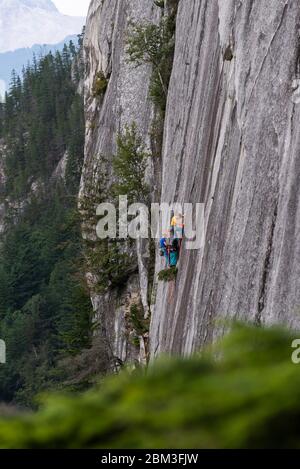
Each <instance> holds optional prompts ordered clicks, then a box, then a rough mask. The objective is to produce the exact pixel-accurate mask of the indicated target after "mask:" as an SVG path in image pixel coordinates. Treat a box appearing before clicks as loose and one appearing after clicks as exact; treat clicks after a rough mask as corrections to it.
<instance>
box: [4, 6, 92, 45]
mask: <svg viewBox="0 0 300 469" xmlns="http://www.w3.org/2000/svg"><path fill="white" fill-rule="evenodd" d="M84 22H85V19H84V18H81V17H73V16H66V15H63V14H62V13H60V12H59V11H58V9H57V8H56V6H55V4H54V3H53V2H52V0H0V29H1V36H0V53H2V52H8V51H14V50H16V49H21V48H23V47H32V46H33V45H34V44H57V43H59V42H60V41H62V40H63V39H64V38H65V37H66V36H70V35H74V34H79V33H81V31H82V27H83V25H84Z"/></svg>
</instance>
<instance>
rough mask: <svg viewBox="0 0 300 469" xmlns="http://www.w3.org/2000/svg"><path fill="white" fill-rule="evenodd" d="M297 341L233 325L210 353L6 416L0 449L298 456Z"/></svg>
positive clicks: (0, 429)
mask: <svg viewBox="0 0 300 469" xmlns="http://www.w3.org/2000/svg"><path fill="white" fill-rule="evenodd" d="M295 338H296V337H295V335H291V333H289V332H287V331H283V330H280V329H267V330H265V329H259V328H254V327H250V326H240V325H236V326H234V327H233V330H232V332H231V333H230V334H229V335H228V336H227V337H225V338H224V339H223V340H222V341H221V343H220V344H218V345H217V346H216V347H214V349H213V350H210V351H207V352H206V353H205V354H204V355H202V356H201V357H194V358H192V359H182V360H178V359H173V360H167V359H165V360H162V361H160V362H159V363H156V364H155V365H153V366H151V367H150V368H149V369H148V371H147V372H145V371H137V372H134V373H129V372H128V371H124V372H122V373H121V374H120V375H119V376H115V377H110V378H107V379H106V380H104V382H103V383H102V384H101V385H99V387H98V388H97V389H93V390H92V391H89V392H87V393H86V394H82V395H76V396H71V397H70V396H69V397H67V396H58V395H51V396H50V397H49V396H48V397H46V398H45V402H44V403H43V404H42V406H41V408H40V410H39V411H38V412H37V413H35V414H30V415H17V416H7V417H5V418H4V417H2V419H1V420H0V447H2V448H156V449H158V448H253V447H254V448H255V447H258V448H259V447H262V448H271V447H282V448H286V447H290V448H292V447H298V448H299V447H300V365H299V366H297V365H294V364H292V362H291V354H292V352H293V349H292V348H291V343H292V340H293V339H295Z"/></svg>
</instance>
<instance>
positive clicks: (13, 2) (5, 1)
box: [0, 0, 58, 12]
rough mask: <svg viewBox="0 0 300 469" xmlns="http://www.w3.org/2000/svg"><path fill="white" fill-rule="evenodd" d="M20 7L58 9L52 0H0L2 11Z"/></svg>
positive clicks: (55, 10) (54, 10) (46, 9)
mask: <svg viewBox="0 0 300 469" xmlns="http://www.w3.org/2000/svg"><path fill="white" fill-rule="evenodd" d="M22 7H27V8H30V9H41V10H45V11H52V12H57V11H58V10H57V8H56V6H55V5H54V3H53V2H52V0H0V8H1V9H2V10H3V11H5V10H6V12H8V11H10V10H16V9H20V8H22Z"/></svg>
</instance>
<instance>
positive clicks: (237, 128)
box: [150, 0, 300, 356]
mask: <svg viewBox="0 0 300 469" xmlns="http://www.w3.org/2000/svg"><path fill="white" fill-rule="evenodd" d="M299 27H300V8H299V2H298V1H297V0H274V1H272V2H270V1H268V0H243V1H241V0H181V1H180V4H179V11H178V16H177V32H176V51H175V60H174V67H173V74H172V78H171V84H170V88H169V96H168V107H167V116H166V122H165V135H164V152H163V182H162V201H164V202H173V201H177V202H193V203H196V202H201V203H205V238H206V241H205V246H204V249H203V250H200V251H186V250H183V252H182V256H181V260H180V265H179V273H178V277H177V281H176V284H174V283H171V284H165V283H160V284H159V286H158V291H157V299H156V305H155V309H154V312H153V315H152V324H151V333H150V340H151V352H152V355H153V356H155V355H157V354H158V353H160V352H172V353H180V354H182V353H190V352H192V351H193V350H196V349H199V348H200V347H201V346H203V344H205V343H206V342H208V341H211V340H212V339H213V338H214V336H215V335H218V334H219V333H222V332H223V329H224V327H225V326H224V325H220V324H218V323H216V320H218V319H222V320H223V319H225V320H226V319H232V318H238V319H242V320H251V321H254V322H256V323H257V324H263V323H273V322H285V323H287V324H288V325H290V326H293V327H296V326H298V327H299V325H300V315H299V311H300V288H299V287H300V285H299V284H300V275H299V274H300V205H299V196H300V185H299V182H300V129H299V125H298V122H299V115H300V104H295V102H294V101H296V98H297V96H298V95H297V90H296V87H297V81H294V80H295V78H296V79H297V78H299V77H298V76H297V73H299V46H300V40H299ZM293 82H294V84H293ZM160 267H161V266H160V265H158V266H157V270H159V268H160Z"/></svg>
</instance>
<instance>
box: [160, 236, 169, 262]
mask: <svg viewBox="0 0 300 469" xmlns="http://www.w3.org/2000/svg"><path fill="white" fill-rule="evenodd" d="M169 237H170V234H169V233H167V232H165V233H164V234H163V237H162V238H161V239H160V242H159V247H160V252H161V255H162V256H164V257H165V259H166V267H169V265H170V243H169Z"/></svg>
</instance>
